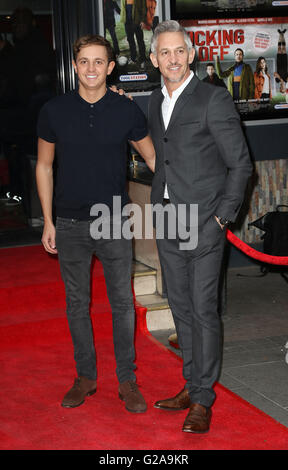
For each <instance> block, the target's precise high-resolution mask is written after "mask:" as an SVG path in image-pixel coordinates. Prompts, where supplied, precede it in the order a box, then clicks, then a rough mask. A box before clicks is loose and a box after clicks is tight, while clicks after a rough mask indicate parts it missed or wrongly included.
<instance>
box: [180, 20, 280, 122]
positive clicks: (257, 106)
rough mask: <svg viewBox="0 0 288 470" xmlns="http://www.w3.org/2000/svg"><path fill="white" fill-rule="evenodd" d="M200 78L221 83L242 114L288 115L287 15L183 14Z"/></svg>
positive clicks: (250, 115) (249, 115) (251, 116)
mask: <svg viewBox="0 0 288 470" xmlns="http://www.w3.org/2000/svg"><path fill="white" fill-rule="evenodd" d="M182 24H183V26H185V28H186V30H187V31H188V33H189V34H190V37H191V39H192V42H193V44H194V47H195V49H196V54H197V59H196V65H195V67H196V68H195V72H196V74H197V76H198V78H199V79H200V80H204V81H208V82H210V83H213V84H215V85H217V86H225V87H226V88H227V89H228V91H229V93H230V94H231V96H232V97H233V100H234V102H235V104H236V107H237V109H238V111H239V113H240V115H241V116H242V117H243V118H244V119H255V118H257V117H258V116H259V117H261V118H262V117H282V116H285V117H287V116H288V61H287V48H286V41H288V38H287V34H288V17H281V18H273V17H270V18H232V19H229V18H227V19H226V18H225V19H209V20H201V19H200V20H194V21H190V20H183V21H182Z"/></svg>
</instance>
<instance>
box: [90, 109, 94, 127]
mask: <svg viewBox="0 0 288 470" xmlns="http://www.w3.org/2000/svg"><path fill="white" fill-rule="evenodd" d="M90 108H94V104H90ZM92 119H94V115H93V114H89V127H93V126H94V124H93V121H92Z"/></svg>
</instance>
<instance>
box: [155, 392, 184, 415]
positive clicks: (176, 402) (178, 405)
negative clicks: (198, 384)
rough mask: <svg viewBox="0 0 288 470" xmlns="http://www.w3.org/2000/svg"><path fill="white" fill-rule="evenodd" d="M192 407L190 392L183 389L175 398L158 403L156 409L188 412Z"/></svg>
mask: <svg viewBox="0 0 288 470" xmlns="http://www.w3.org/2000/svg"><path fill="white" fill-rule="evenodd" d="M190 405H191V400H190V397H189V392H188V390H187V388H183V390H181V392H179V393H178V394H177V395H176V396H175V397H172V398H167V399H166V400H160V401H156V403H155V405H154V407H155V408H160V409H161V410H170V411H177V410H186V408H189V406H190Z"/></svg>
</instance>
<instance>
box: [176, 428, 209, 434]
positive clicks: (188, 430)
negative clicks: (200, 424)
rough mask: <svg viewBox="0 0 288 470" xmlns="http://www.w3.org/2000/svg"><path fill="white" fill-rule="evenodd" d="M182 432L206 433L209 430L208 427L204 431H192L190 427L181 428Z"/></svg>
mask: <svg viewBox="0 0 288 470" xmlns="http://www.w3.org/2000/svg"><path fill="white" fill-rule="evenodd" d="M182 431H183V432H190V433H191V434H206V433H207V432H209V429H207V430H206V431H192V429H182Z"/></svg>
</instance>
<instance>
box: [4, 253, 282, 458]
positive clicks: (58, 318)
mask: <svg viewBox="0 0 288 470" xmlns="http://www.w3.org/2000/svg"><path fill="white" fill-rule="evenodd" d="M0 256H1V267H0V280H1V299H0V335H1V344H0V355H1V388H0V423H1V424H0V426H1V427H0V448H1V449H2V450H76V449H77V450H97V449H98V450H99V449H100V450H127V449H140V450H151V451H152V450H179V451H181V450H207V449H210V450H213V449H214V450H223V449H225V450H237V449H239V450H245V449H246V450H249V449H253V450H261V449H262V450H268V449H270V450H272V449H273V450H284V449H285V450H286V449H287V448H288V429H287V428H286V427H284V426H282V425H281V424H279V423H277V422H276V421H274V420H273V419H272V418H270V417H269V416H267V415H265V414H264V413H262V412H260V411H259V410H257V409H256V408H254V407H253V406H251V405H249V404H248V403H246V402H245V401H244V400H242V399H240V398H238V397H237V396H236V395H234V394H233V393H231V392H229V391H228V390H226V389H225V388H224V387H222V386H221V385H217V395H218V398H217V400H216V403H215V405H214V407H213V420H212V423H211V430H210V432H209V433H208V434H205V435H191V434H187V433H183V432H182V431H181V428H182V424H183V421H184V418H185V416H186V411H181V412H175V413H172V414H171V413H169V412H165V411H161V410H157V409H155V408H153V403H154V401H156V400H157V399H160V398H165V397H166V396H167V395H168V396H169V395H172V394H174V393H177V392H178V391H179V390H180V389H181V388H182V386H183V379H182V363H181V361H180V359H179V358H178V357H177V356H176V355H174V353H171V352H170V351H168V350H167V349H166V348H165V347H164V346H162V345H160V344H159V343H158V342H157V341H156V340H154V339H153V338H152V336H151V335H150V334H149V333H148V332H147V330H146V323H145V309H143V308H141V307H137V321H138V323H137V325H138V326H137V334H136V351H137V379H138V383H139V385H140V389H141V391H142V392H143V394H144V396H145V397H146V399H147V402H148V410H147V412H146V413H144V414H136V415H135V414H132V413H129V412H127V411H126V410H125V408H124V406H123V402H121V401H120V400H119V398H118V393H117V380H116V375H115V361H114V353H113V345H112V337H111V331H112V328H111V315H110V307H109V304H108V300H107V297H106V291H105V283H104V280H103V275H102V267H101V265H100V263H99V262H98V261H96V262H95V265H94V269H93V302H92V307H91V311H92V319H93V324H94V330H95V343H96V350H97V361H98V371H99V379H98V389H97V393H96V394H95V395H93V396H92V397H90V398H88V399H87V400H86V401H85V403H84V404H83V405H82V406H80V407H79V408H75V409H64V408H62V407H61V406H60V403H61V400H62V398H63V394H64V393H65V392H66V391H67V389H68V388H70V386H71V385H72V383H73V380H74V377H75V368H74V361H73V352H72V345H71V341H70V335H69V331H68V326H67V323H66V318H65V299H64V289H63V285H62V281H61V278H60V273H59V266H58V261H57V259H55V258H53V257H50V256H49V255H48V254H46V253H45V252H44V250H43V249H42V247H41V246H35V247H25V248H9V249H2V250H0Z"/></svg>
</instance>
